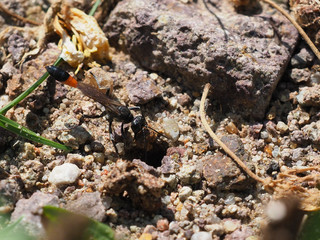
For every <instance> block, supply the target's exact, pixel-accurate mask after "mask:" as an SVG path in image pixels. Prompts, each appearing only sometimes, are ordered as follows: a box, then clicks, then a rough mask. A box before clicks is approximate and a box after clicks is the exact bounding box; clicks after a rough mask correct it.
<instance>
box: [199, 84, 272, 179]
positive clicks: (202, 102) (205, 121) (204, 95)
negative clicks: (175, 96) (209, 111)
mask: <svg viewBox="0 0 320 240" xmlns="http://www.w3.org/2000/svg"><path fill="white" fill-rule="evenodd" d="M209 88H210V83H207V84H206V85H205V87H204V90H203V94H202V97H201V103H200V118H201V122H202V124H203V126H204V128H205V129H206V130H207V132H208V133H209V135H210V136H211V137H212V139H213V140H214V141H216V142H217V143H218V144H219V146H220V147H221V148H222V149H223V150H224V151H225V152H226V153H227V154H228V155H229V156H230V157H231V158H232V159H233V160H234V161H235V162H236V163H237V164H238V165H239V166H240V167H241V168H242V169H243V170H244V171H245V172H246V173H247V174H248V175H249V176H250V177H252V178H253V179H254V180H256V181H257V182H260V183H262V184H263V185H266V184H267V183H266V181H265V179H263V178H260V177H258V176H257V175H256V174H254V173H253V172H252V171H251V170H250V169H249V168H248V167H247V166H246V165H245V164H244V163H243V162H242V161H241V159H240V158H239V157H237V155H235V154H234V153H233V152H232V151H231V150H230V149H229V148H228V147H227V146H226V145H225V144H224V143H223V142H222V141H221V140H220V139H219V138H218V136H217V135H216V134H215V133H214V132H213V131H212V130H211V128H210V126H209V124H208V122H207V120H206V114H205V110H204V103H205V100H206V98H207V95H208V92H209Z"/></svg>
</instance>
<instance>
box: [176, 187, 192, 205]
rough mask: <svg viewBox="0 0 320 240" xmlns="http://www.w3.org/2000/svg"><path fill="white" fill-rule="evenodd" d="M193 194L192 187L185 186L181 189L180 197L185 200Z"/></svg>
mask: <svg viewBox="0 0 320 240" xmlns="http://www.w3.org/2000/svg"><path fill="white" fill-rule="evenodd" d="M191 194H192V189H191V188H190V187H188V186H184V187H182V188H181V189H180V190H179V199H180V201H181V202H183V201H185V200H186V199H187V198H188V197H189V196H190V195H191Z"/></svg>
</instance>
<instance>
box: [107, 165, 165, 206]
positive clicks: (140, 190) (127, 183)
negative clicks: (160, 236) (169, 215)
mask: <svg viewBox="0 0 320 240" xmlns="http://www.w3.org/2000/svg"><path fill="white" fill-rule="evenodd" d="M104 177H105V178H104V179H103V182H104V185H103V188H104V189H105V190H106V192H107V194H110V195H116V196H118V195H121V194H123V193H124V191H126V192H127V193H128V195H129V198H130V199H131V201H132V202H133V203H134V204H135V205H136V206H138V207H140V208H142V209H144V210H146V211H154V210H156V209H159V207H160V206H161V194H162V188H163V187H164V185H165V183H164V181H163V180H162V179H161V178H158V177H156V176H154V175H152V174H150V173H148V172H147V171H146V170H145V169H144V168H143V167H141V166H140V165H137V164H134V163H132V162H126V161H122V160H118V161H117V162H116V165H115V166H114V167H113V168H112V169H111V170H110V172H109V173H108V174H107V175H106V176H104Z"/></svg>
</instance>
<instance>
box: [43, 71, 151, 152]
mask: <svg viewBox="0 0 320 240" xmlns="http://www.w3.org/2000/svg"><path fill="white" fill-rule="evenodd" d="M46 69H47V71H48V73H49V74H50V75H51V76H52V77H53V78H54V79H55V80H57V81H59V82H61V83H63V84H66V85H69V86H71V87H74V88H78V89H79V90H80V91H81V92H82V93H83V94H84V95H85V96H88V97H90V98H92V99H93V100H95V101H96V102H99V103H101V104H102V105H103V106H104V107H105V108H106V112H105V113H103V114H101V115H99V116H98V117H102V116H104V115H106V114H109V119H108V120H109V134H110V139H111V141H112V143H113V146H114V148H115V150H116V152H118V150H117V148H116V145H115V140H114V137H113V134H112V122H113V120H114V119H115V120H118V121H119V122H121V135H122V136H125V131H124V124H127V123H131V129H132V131H133V132H134V134H135V136H136V135H137V134H139V133H140V132H141V131H142V130H143V128H145V127H146V126H147V123H146V120H145V118H144V117H143V116H142V115H138V116H136V117H133V115H132V113H131V111H130V110H138V109H140V108H139V107H127V106H125V105H123V104H121V103H120V102H119V101H117V100H115V99H112V98H110V97H109V96H107V95H106V94H104V93H103V92H101V91H99V90H98V89H97V88H95V87H93V86H91V85H89V84H86V83H83V82H78V81H77V80H76V79H75V78H73V77H72V76H70V74H69V73H67V72H66V71H64V70H63V69H61V68H58V67H56V66H47V67H46ZM88 117H90V116H88Z"/></svg>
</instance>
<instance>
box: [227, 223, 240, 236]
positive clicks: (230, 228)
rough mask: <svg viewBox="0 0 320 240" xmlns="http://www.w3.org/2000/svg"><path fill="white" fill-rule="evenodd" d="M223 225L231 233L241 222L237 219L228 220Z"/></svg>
mask: <svg viewBox="0 0 320 240" xmlns="http://www.w3.org/2000/svg"><path fill="white" fill-rule="evenodd" d="M223 227H224V230H225V232H226V233H231V232H234V231H235V230H236V229H237V228H239V227H240V222H239V221H237V220H226V221H225V222H224V223H223Z"/></svg>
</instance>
